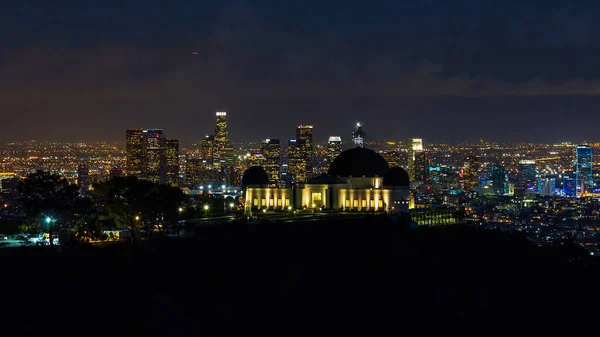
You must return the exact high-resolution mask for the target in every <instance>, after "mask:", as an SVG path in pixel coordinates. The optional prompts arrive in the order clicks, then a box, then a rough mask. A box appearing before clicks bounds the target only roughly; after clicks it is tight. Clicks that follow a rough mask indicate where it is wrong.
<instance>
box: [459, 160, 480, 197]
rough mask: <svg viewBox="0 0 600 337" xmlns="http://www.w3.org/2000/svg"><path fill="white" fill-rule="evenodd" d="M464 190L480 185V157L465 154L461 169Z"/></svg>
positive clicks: (474, 188)
mask: <svg viewBox="0 0 600 337" xmlns="http://www.w3.org/2000/svg"><path fill="white" fill-rule="evenodd" d="M461 178H462V185H463V190H465V191H467V192H470V191H475V190H477V188H478V187H479V159H478V158H477V157H476V156H465V161H464V165H463V169H462V171H461Z"/></svg>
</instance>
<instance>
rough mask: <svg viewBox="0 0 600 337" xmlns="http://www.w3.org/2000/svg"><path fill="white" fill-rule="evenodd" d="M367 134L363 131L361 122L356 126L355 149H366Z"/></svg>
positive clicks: (354, 135)
mask: <svg viewBox="0 0 600 337" xmlns="http://www.w3.org/2000/svg"><path fill="white" fill-rule="evenodd" d="M366 135H367V134H366V132H365V131H364V130H363V127H362V124H361V123H360V122H358V123H356V124H355V125H354V130H353V131H352V142H353V143H354V146H355V147H364V146H365V137H366Z"/></svg>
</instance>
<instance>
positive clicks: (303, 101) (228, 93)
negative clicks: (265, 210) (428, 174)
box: [0, 0, 600, 143]
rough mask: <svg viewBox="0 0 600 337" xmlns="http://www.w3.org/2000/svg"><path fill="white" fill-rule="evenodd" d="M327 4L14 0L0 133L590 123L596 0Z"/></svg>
mask: <svg viewBox="0 0 600 337" xmlns="http://www.w3.org/2000/svg"><path fill="white" fill-rule="evenodd" d="M339 5H341V4H340V3H336V2H335V1H333V2H330V3H327V4H323V3H322V2H317V1H314V0H309V1H302V2H298V1H290V2H285V3H281V4H272V2H266V1H256V2H252V4H250V3H248V2H243V1H241V2H234V3H233V4H231V3H225V4H223V3H220V4H219V3H211V2H202V4H196V3H190V2H178V1H175V2H174V3H173V5H172V6H169V7H168V8H164V6H158V5H157V4H156V3H154V2H150V3H147V4H145V6H138V5H137V2H135V1H123V2H119V3H118V4H117V3H114V4H113V3H107V2H94V3H86V4H85V5H83V4H80V3H79V2H76V1H66V2H64V3H63V4H62V6H52V5H48V4H47V2H46V1H41V0H33V1H28V2H27V4H23V3H21V2H13V3H11V4H9V5H8V8H7V9H6V10H5V11H2V13H1V14H0V15H1V16H0V19H1V20H0V27H1V28H2V29H1V30H0V31H2V32H5V33H2V34H3V35H2V37H3V41H4V42H5V45H4V51H5V53H3V56H2V67H1V68H0V89H2V90H0V111H3V113H5V114H6V115H7V116H10V118H8V119H7V120H6V121H5V126H6V130H5V132H3V133H2V134H1V135H0V142H6V141H18V140H24V139H45V140H82V141H89V140H117V139H120V135H121V131H120V130H123V129H127V128H131V127H136V126H155V127H162V128H165V129H169V130H171V133H173V134H175V135H177V136H178V137H179V138H180V139H183V140H192V139H195V138H197V130H198V129H199V128H202V126H204V125H207V126H208V125H211V124H212V123H211V122H212V118H211V117H212V116H211V113H210V112H212V111H215V110H218V109H225V110H227V111H230V112H231V113H232V116H235V118H232V119H231V123H230V124H231V127H230V130H229V131H230V133H231V134H232V135H236V136H235V137H232V139H235V140H239V141H248V140H251V139H254V136H253V135H254V134H256V133H257V134H260V135H261V136H260V137H272V138H279V139H285V138H287V137H288V135H287V134H286V132H287V131H285V132H281V134H277V132H275V133H276V134H269V133H273V132H272V131H273V130H288V129H291V128H293V127H294V126H296V125H299V124H303V123H307V124H311V125H315V139H326V137H328V136H330V135H331V134H340V135H342V136H343V135H344V133H345V132H347V131H346V130H347V129H348V125H351V124H352V123H353V122H354V121H357V120H360V121H362V122H363V123H364V124H365V125H366V126H367V127H368V129H369V130H371V131H370V132H369V135H370V136H369V137H372V138H371V139H394V138H406V137H413V136H418V137H422V138H426V139H429V140H430V141H446V142H451V143H456V142H458V141H461V140H477V139H480V138H487V139H492V140H497V141H502V140H515V141H540V142H554V141H563V140H572V141H576V142H579V141H582V140H583V139H584V138H589V137H590V136H591V135H593V134H594V132H595V129H594V128H593V125H595V124H597V123H599V122H600V115H598V114H597V113H596V111H598V109H599V108H600V98H598V90H597V88H598V87H599V86H600V85H599V79H600V70H598V68H597V67H596V66H595V64H596V60H595V57H594V55H596V51H597V50H598V49H600V43H599V41H600V39H599V38H600V36H599V35H598V33H597V32H598V31H599V30H598V22H600V20H598V18H600V5H599V4H598V3H596V2H587V1H580V2H577V4H564V3H558V2H556V3H554V2H544V4H540V5H539V6H538V5H532V4H502V3H498V4H496V5H494V6H484V5H482V4H481V3H480V2H479V1H475V0H463V1H455V2H452V3H451V4H450V3H448V4H439V3H437V4H433V3H429V1H425V2H423V1H418V2H417V1H416V0H414V1H405V2H401V3H400V2H397V1H384V2H381V3H378V5H377V6H364V5H363V4H362V3H361V2H358V1H348V2H344V3H343V5H342V6H343V8H344V10H343V11H339V8H338V6H339ZM31 8H40V10H36V11H32V10H31ZM92 13H93V14H92ZM315 13H318V14H316V15H315ZM156 18H161V20H160V24H156V23H157V21H156ZM374 18H377V19H376V20H375V19H374ZM56 22H59V23H60V24H56ZM8 32H10V33H8ZM575 114H577V116H579V117H580V118H584V119H585V120H586V123H585V124H581V123H579V121H580V119H579V118H578V119H575V118H569V116H572V115H575ZM515 119H518V123H514V122H513V121H514V120H515ZM344 121H345V122H344ZM557 121H560V125H561V128H560V129H558V130H557V127H556V125H557ZM346 123H347V124H346ZM247 125H252V126H253V127H252V129H251V130H250V129H248V128H247V127H246V126H247ZM374 130H377V132H376V133H375V132H373V131H374ZM203 132H206V131H203Z"/></svg>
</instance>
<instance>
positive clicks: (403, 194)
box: [242, 147, 410, 215]
mask: <svg viewBox="0 0 600 337" xmlns="http://www.w3.org/2000/svg"><path fill="white" fill-rule="evenodd" d="M327 172H328V173H327V174H325V175H321V176H318V177H314V178H312V179H309V180H308V181H307V182H306V183H304V184H299V185H298V186H297V187H295V188H274V187H269V176H268V174H267V172H265V170H264V169H263V168H262V167H259V166H253V167H250V168H248V169H247V170H246V171H245V172H244V175H243V177H242V186H243V188H244V190H245V192H244V196H245V197H244V205H245V206H244V207H245V211H246V213H247V214H249V215H252V214H254V213H256V212H267V211H269V212H270V211H290V210H293V209H320V210H331V211H356V212H374V211H386V212H393V213H408V207H409V197H410V192H409V189H410V181H409V177H408V173H407V172H406V171H405V170H404V169H402V168H400V167H394V168H390V167H389V165H388V164H387V162H386V161H385V159H383V157H381V156H380V155H379V154H377V153H376V152H375V151H373V150H370V149H366V148H363V147H355V148H352V149H349V150H346V151H344V152H342V153H341V154H340V155H339V156H337V157H336V158H335V159H334V160H333V162H332V163H331V165H330V166H329V169H328V171H327Z"/></svg>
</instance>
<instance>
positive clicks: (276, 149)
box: [261, 139, 281, 186]
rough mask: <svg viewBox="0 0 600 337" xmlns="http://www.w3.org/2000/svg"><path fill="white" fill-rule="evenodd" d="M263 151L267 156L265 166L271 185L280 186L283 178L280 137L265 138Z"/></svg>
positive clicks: (262, 145) (262, 146)
mask: <svg viewBox="0 0 600 337" xmlns="http://www.w3.org/2000/svg"><path fill="white" fill-rule="evenodd" d="M261 152H262V154H263V155H264V156H265V164H264V166H263V168H264V169H265V171H266V172H267V174H268V175H269V185H271V186H278V185H279V181H280V180H281V143H280V142H279V139H264V140H263V141H262V144H261Z"/></svg>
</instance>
